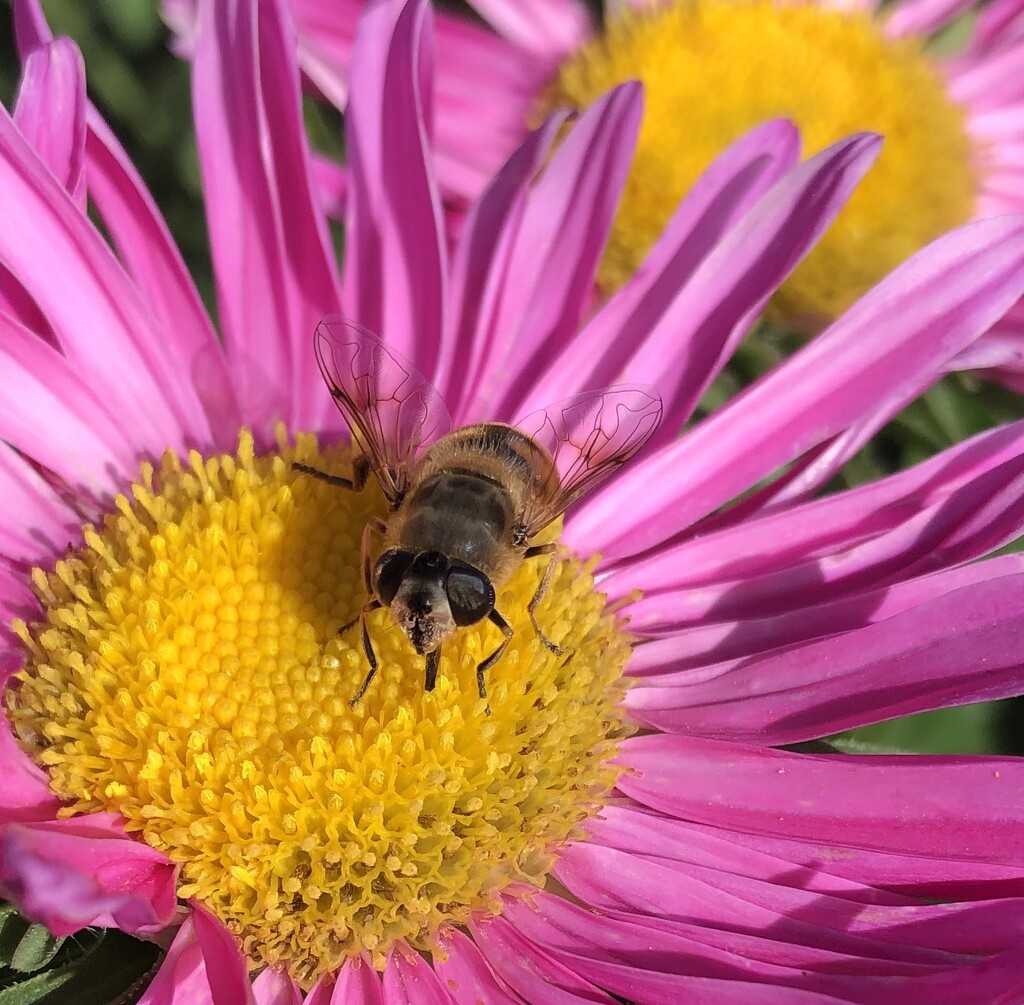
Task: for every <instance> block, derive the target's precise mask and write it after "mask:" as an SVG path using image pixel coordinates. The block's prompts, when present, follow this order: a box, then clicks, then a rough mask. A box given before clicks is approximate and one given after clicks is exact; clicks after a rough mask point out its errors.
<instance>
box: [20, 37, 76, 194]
mask: <svg viewBox="0 0 1024 1005" xmlns="http://www.w3.org/2000/svg"><path fill="white" fill-rule="evenodd" d="M85 105H86V101H85V65H84V64H83V62H82V54H81V53H80V52H79V51H78V46H76V45H75V44H74V42H72V41H71V40H70V39H67V38H61V39H57V40H56V41H55V42H51V43H49V44H47V45H42V46H39V47H38V48H36V49H33V51H32V52H30V53H29V54H28V56H27V57H26V59H25V64H24V67H23V69H22V76H21V84H20V85H19V88H18V100H17V104H16V105H15V107H14V124H15V125H16V126H17V127H18V128H19V129H20V130H21V133H22V135H23V136H24V137H25V139H26V140H27V141H28V144H29V146H31V147H32V149H33V150H34V151H35V152H36V155H37V156H38V157H39V158H40V160H42V161H43V163H44V164H45V165H46V166H47V167H48V168H49V169H50V171H51V172H52V173H53V176H54V177H55V178H56V179H57V182H58V183H59V184H60V186H61V187H62V188H63V189H64V190H65V191H66V192H67V193H68V195H70V196H71V198H72V199H73V200H74V201H75V202H76V203H77V204H78V208H79V209H81V210H83V211H84V209H85V178H84V175H83V171H82V168H83V164H84V161H85Z"/></svg>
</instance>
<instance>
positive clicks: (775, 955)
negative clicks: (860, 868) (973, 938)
mask: <svg viewBox="0 0 1024 1005" xmlns="http://www.w3.org/2000/svg"><path fill="white" fill-rule="evenodd" d="M608 864H610V865H613V866H615V865H617V864H618V863H617V862H615V861H614V860H613V861H612V862H611V863H608ZM623 868H624V870H625V872H626V874H627V875H640V876H642V877H644V878H645V879H646V878H647V877H648V876H649V877H650V878H651V879H652V880H656V879H661V880H662V882H666V883H672V882H673V880H674V877H675V875H680V876H681V877H683V878H684V880H685V874H684V873H682V872H681V871H680V872H679V873H673V872H672V871H671V870H667V869H665V868H664V867H663V866H661V865H656V864H654V863H646V862H641V861H639V860H637V859H635V858H634V859H630V858H629V857H626V858H624V859H623ZM610 885H619V886H624V884H621V883H617V881H616V879H615V878H614V877H613V878H612V879H611V884H610ZM624 893H625V895H626V897H629V895H630V891H629V889H628V888H625V889H624ZM712 895H714V894H713V893H712ZM810 903H811V904H812V905H813V901H810ZM836 907H837V911H836V914H835V918H834V920H835V922H836V923H837V924H836V927H832V926H829V925H827V924H826V925H822V926H821V927H820V928H819V927H818V925H817V924H816V923H815V921H814V920H811V918H809V917H805V916H803V915H801V916H800V917H799V919H793V918H791V917H787V916H786V915H784V914H782V915H780V914H776V915H775V919H776V920H777V922H778V923H777V924H775V925H773V924H772V923H771V922H768V923H767V924H765V925H764V926H763V927H762V926H759V925H757V924H756V922H745V921H741V922H740V923H739V924H738V925H736V926H735V927H734V926H729V925H726V926H723V927H719V926H716V925H714V924H713V923H712V924H707V925H705V924H702V923H693V922H691V921H689V920H681V921H680V920H674V919H670V918H666V917H664V916H663V914H662V913H661V912H660V911H658V912H657V913H655V914H654V915H653V916H650V915H648V914H646V913H641V914H634V913H631V912H629V911H619V910H611V911H607V910H602V911H601V913H599V914H598V913H595V912H593V911H592V910H586V909H584V908H581V907H578V906H576V905H575V904H570V903H568V902H566V901H564V900H562V899H560V898H558V897H552V896H550V895H544V894H542V895H541V896H540V897H539V898H538V899H537V901H536V904H535V906H530V907H528V906H526V905H523V904H515V903H513V904H509V905H508V906H507V908H506V911H505V915H504V916H505V917H506V918H508V920H509V921H511V922H512V923H513V924H514V925H516V927H517V928H519V930H520V931H522V932H523V934H524V935H526V936H527V937H529V938H531V939H532V940H534V941H535V942H538V943H540V945H542V946H544V947H545V948H546V949H548V950H549V951H551V952H555V953H557V954H558V955H559V956H560V957H562V958H565V957H566V956H567V957H569V958H570V959H573V960H574V961H576V962H577V965H578V962H579V961H580V960H583V959H589V960H594V961H600V962H607V963H616V964H621V965H625V966H628V965H630V964H633V965H636V964H638V963H639V964H640V965H642V966H643V968H644V969H646V970H648V971H653V972H655V973H663V974H666V975H669V974H671V975H676V976H679V977H687V978H693V977H703V978H711V979H717V980H724V981H728V982H730V983H732V982H741V983H746V982H747V981H750V982H753V981H757V982H759V983H761V984H764V985H768V986H771V985H776V986H782V987H797V988H800V989H802V990H805V991H814V992H817V993H824V994H832V995H835V996H837V997H839V996H844V995H845V994H848V993H850V992H851V991H855V990H858V989H860V988H865V989H871V988H872V987H873V986H875V985H879V984H884V983H886V981H884V980H880V979H879V978H890V977H902V976H916V977H921V976H926V975H928V974H934V973H937V972H941V971H942V970H943V969H946V968H948V967H950V966H957V965H961V964H963V963H968V962H971V960H970V958H969V957H967V956H966V954H959V953H958V954H956V955H953V954H949V953H942V952H937V951H935V950H920V949H918V948H917V947H916V946H914V945H913V944H910V945H900V946H892V945H886V944H885V943H883V942H880V941H878V940H875V939H873V938H866V937H864V936H856V935H848V934H845V933H844V932H842V924H843V916H842V915H843V908H842V905H836ZM798 910H799V909H798ZM813 911H814V908H813V907H812V913H813ZM1008 941H1009V940H1008ZM876 948H877V949H879V950H880V952H881V953H882V955H878V956H876V955H873V950H875V949H876Z"/></svg>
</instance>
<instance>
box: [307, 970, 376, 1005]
mask: <svg viewBox="0 0 1024 1005" xmlns="http://www.w3.org/2000/svg"><path fill="white" fill-rule="evenodd" d="M305 1005H384V987H383V985H382V984H381V981H380V975H379V974H378V973H377V971H376V970H374V969H373V967H372V966H370V964H369V962H368V961H367V960H365V959H362V960H354V961H353V960H349V961H348V962H347V963H346V964H345V965H344V966H343V967H342V968H341V969H340V970H339V971H338V973H337V974H336V975H335V976H334V977H324V978H321V979H320V980H319V981H317V983H316V984H315V985H314V987H313V989H312V990H311V991H310V993H309V994H308V995H307V997H306V1002H305Z"/></svg>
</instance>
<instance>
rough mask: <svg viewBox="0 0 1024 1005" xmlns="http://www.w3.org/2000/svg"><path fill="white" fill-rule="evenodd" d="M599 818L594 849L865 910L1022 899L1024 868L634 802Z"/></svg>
mask: <svg viewBox="0 0 1024 1005" xmlns="http://www.w3.org/2000/svg"><path fill="white" fill-rule="evenodd" d="M602 817H603V818H605V819H602V820H600V821H591V822H590V823H588V825H587V827H588V830H589V832H590V836H591V837H590V840H591V842H593V843H596V844H601V845H605V846H607V847H609V848H621V849H622V850H623V851H628V852H631V853H637V854H641V855H655V856H657V857H658V858H659V859H664V860H672V861H680V862H684V863H691V862H695V863H697V864H698V865H708V866H714V867H717V868H719V869H722V870H724V871H726V872H732V873H735V874H737V875H746V876H754V877H757V876H760V877H762V878H764V879H771V880H772V881H773V882H776V883H782V884H784V885H786V886H795V887H796V888H797V889H801V890H818V891H821V892H824V893H830V894H837V895H840V896H842V897H844V898H845V899H847V900H855V901H860V902H863V903H868V904H870V903H878V904H912V903H914V899H913V898H917V897H927V898H929V899H931V900H936V901H965V902H972V901H984V900H993V899H995V898H1003V897H1012V898H1015V899H1016V900H1019V899H1020V898H1021V897H1024V868H1021V867H1020V866H1009V865H999V864H993V863H988V862H966V861H964V860H963V859H955V858H951V857H947V856H943V855H935V856H930V855H912V856H911V855H905V854H903V853H901V852H900V851H899V850H898V849H893V850H891V851H877V850H872V849H867V848H852V847H841V846H837V845H834V844H832V843H830V842H829V841H827V840H826V841H814V840H802V839H800V838H794V837H780V836H778V835H767V834H748V833H745V832H743V831H738V830H735V829H733V828H731V827H728V826H726V827H715V826H712V825H708V824H700V823H694V822H693V821H690V820H681V819H679V818H677V817H672V816H666V815H665V814H663V813H659V812H658V811H656V810H652V809H650V808H649V807H646V806H639V805H637V804H636V803H633V802H632V801H631V800H630V801H627V802H626V804H625V805H623V806H620V807H606V809H605V810H602ZM620 818H621V819H620ZM890 891H891V892H890ZM953 948H955V947H953Z"/></svg>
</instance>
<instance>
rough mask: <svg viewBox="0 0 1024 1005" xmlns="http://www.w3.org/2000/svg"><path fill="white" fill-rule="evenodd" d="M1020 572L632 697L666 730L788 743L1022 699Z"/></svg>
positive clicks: (1023, 582) (1023, 597) (1023, 585)
mask: <svg viewBox="0 0 1024 1005" xmlns="http://www.w3.org/2000/svg"><path fill="white" fill-rule="evenodd" d="M1022 607H1024V574H1020V573H1018V574H1017V575H1013V576H1003V577H1000V578H997V579H992V580H989V581H987V582H981V583H976V584H973V585H971V586H966V587H963V588H962V589H959V590H956V591H954V592H952V593H950V594H947V595H946V596H943V597H940V598H938V599H936V600H932V601H929V602H926V603H924V604H922V605H921V606H920V607H918V608H914V609H912V610H909V611H907V612H905V613H903V614H899V615H897V616H895V617H892V618H889V619H888V620H886V621H882V622H881V623H879V624H874V625H869V626H867V627H865V628H861V629H858V630H855V631H851V632H846V633H843V634H840V635H834V636H832V637H830V638H825V639H821V640H819V641H817V642H811V643H808V644H806V645H803V646H797V647H788V648H786V649H785V650H783V651H781V652H776V653H769V654H767V655H764V656H755V657H753V658H750V659H748V660H746V661H744V662H743V663H741V664H740V665H739V666H736V667H735V668H732V669H730V670H728V671H727V672H725V673H722V674H718V675H715V676H714V677H712V678H711V679H708V680H703V681H701V680H696V681H694V682H693V683H688V682H687V679H686V674H681V675H678V676H677V677H676V678H675V679H674V681H673V682H672V686H667V687H662V686H658V685H659V684H660V683H661V681H660V680H659V678H649V679H650V680H651V681H652V684H651V686H643V687H637V688H633V689H632V690H631V691H630V692H629V694H628V695H627V697H626V704H627V706H628V707H629V708H630V709H631V711H632V712H633V713H634V714H635V715H636V716H637V717H638V718H639V719H640V720H641V721H643V722H646V723H649V724H651V725H654V726H657V727H658V728H659V729H662V730H667V731H669V732H685V733H697V734H702V735H706V736H714V737H716V738H719V739H730V740H737V741H741V742H751V743H753V742H758V743H770V744H785V743H795V742H798V741H800V740H805V739H809V738H812V737H819V736H825V735H828V734H830V733H837V732H840V731H842V730H845V729H852V728H854V727H855V726H862V725H865V724H868V723H872V722H878V721H881V720H883V719H890V718H895V717H896V716H898V715H909V714H911V713H913V712H920V711H925V710H927V709H932V708H942V707H946V706H952V705H961V704H967V703H969V702H975V701H988V700H994V699H996V698H1005V697H1010V696H1012V695H1016V694H1019V693H1021V691H1022V690H1024V682H1022V680H1021V675H1020V667H1021V665H1024V633H1022V632H1021V631H1020V617H1021V610H1022Z"/></svg>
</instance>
